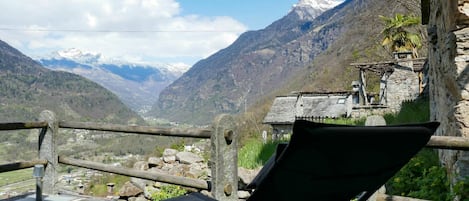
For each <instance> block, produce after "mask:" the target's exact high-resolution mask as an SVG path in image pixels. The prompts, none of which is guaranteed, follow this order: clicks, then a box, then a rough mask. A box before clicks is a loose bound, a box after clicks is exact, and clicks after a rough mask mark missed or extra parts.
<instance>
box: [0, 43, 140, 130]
mask: <svg viewBox="0 0 469 201" xmlns="http://www.w3.org/2000/svg"><path fill="white" fill-rule="evenodd" d="M43 110H52V111H54V112H55V113H56V114H57V117H58V119H60V120H73V121H98V122H112V123H140V124H143V123H144V121H143V119H142V118H141V117H140V116H139V115H138V114H137V113H135V112H134V111H132V110H130V109H129V108H128V107H127V106H125V105H124V104H123V103H122V102H121V101H120V100H119V99H118V98H117V96H115V95H114V94H113V93H111V92H110V91H108V90H106V89H105V88H103V87H101V86H100V85H98V84H96V83H94V82H92V81H90V80H88V79H85V78H83V77H81V76H79V75H75V74H72V73H68V72H61V71H52V70H49V69H46V68H44V67H43V66H41V64H39V63H38V62H36V61H34V60H33V59H31V58H29V57H27V56H25V55H24V54H22V53H21V52H19V51H18V50H16V49H15V48H13V47H11V46H10V45H8V44H7V43H5V42H3V41H1V40H0V113H1V114H2V115H1V116H0V121H4V122H14V121H34V120H35V119H37V118H38V117H39V113H40V112H41V111H43Z"/></svg>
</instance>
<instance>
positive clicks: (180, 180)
mask: <svg viewBox="0 0 469 201" xmlns="http://www.w3.org/2000/svg"><path fill="white" fill-rule="evenodd" d="M59 163H62V164H66V165H73V166H78V167H83V168H88V169H93V170H99V171H103V172H109V173H114V174H119V175H124V176H129V177H136V178H141V179H148V180H152V181H159V182H164V183H169V184H176V185H180V186H186V187H191V188H197V189H202V190H210V185H209V182H208V181H205V180H200V179H192V178H186V177H178V176H173V175H168V174H162V173H156V172H150V171H141V170H134V169H128V168H119V167H114V166H111V165H109V164H103V163H96V162H91V161H84V160H78V159H72V158H67V157H61V156H59Z"/></svg>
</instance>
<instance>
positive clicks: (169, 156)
mask: <svg viewBox="0 0 469 201" xmlns="http://www.w3.org/2000/svg"><path fill="white" fill-rule="evenodd" d="M177 153H178V151H177V150H175V149H165V150H164V151H163V161H164V162H166V163H174V162H175V161H176V154H177Z"/></svg>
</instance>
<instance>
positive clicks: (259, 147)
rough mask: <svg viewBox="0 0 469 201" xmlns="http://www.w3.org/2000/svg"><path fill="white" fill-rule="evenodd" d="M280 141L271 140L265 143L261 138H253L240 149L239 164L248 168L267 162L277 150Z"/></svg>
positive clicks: (254, 167)
mask: <svg viewBox="0 0 469 201" xmlns="http://www.w3.org/2000/svg"><path fill="white" fill-rule="evenodd" d="M279 143H280V142H275V141H269V142H267V143H266V144H263V143H262V142H261V141H259V140H255V139H251V140H248V141H247V142H246V144H245V145H244V146H243V147H242V148H241V149H240V150H239V153H238V166H240V167H244V168H247V169H256V168H258V167H260V166H262V165H264V164H265V162H267V160H269V158H270V156H272V154H273V153H274V152H275V149H276V147H277V145H278V144H279Z"/></svg>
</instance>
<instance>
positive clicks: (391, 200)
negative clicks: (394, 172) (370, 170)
mask: <svg viewBox="0 0 469 201" xmlns="http://www.w3.org/2000/svg"><path fill="white" fill-rule="evenodd" d="M376 201H429V200H421V199H417V198H409V197H403V196H397V195H386V194H381V193H379V194H377V195H376Z"/></svg>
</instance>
